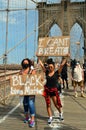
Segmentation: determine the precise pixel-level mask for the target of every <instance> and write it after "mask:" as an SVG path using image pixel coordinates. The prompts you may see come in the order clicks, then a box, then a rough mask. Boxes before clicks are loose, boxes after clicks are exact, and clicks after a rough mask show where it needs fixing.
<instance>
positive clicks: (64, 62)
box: [58, 59, 67, 74]
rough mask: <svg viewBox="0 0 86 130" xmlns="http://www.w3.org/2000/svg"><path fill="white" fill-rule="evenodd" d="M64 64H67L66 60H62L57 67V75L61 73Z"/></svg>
mask: <svg viewBox="0 0 86 130" xmlns="http://www.w3.org/2000/svg"><path fill="white" fill-rule="evenodd" d="M66 62H67V60H66V59H64V60H63V61H62V63H61V64H60V67H59V69H58V73H59V74H60V73H61V71H62V69H63V66H64V65H65V64H66Z"/></svg>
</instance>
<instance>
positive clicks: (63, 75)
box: [61, 61, 70, 89]
mask: <svg viewBox="0 0 86 130" xmlns="http://www.w3.org/2000/svg"><path fill="white" fill-rule="evenodd" d="M68 66H70V64H68V63H67V61H66V63H65V65H64V66H63V68H62V72H61V78H62V81H63V89H64V88H65V82H66V88H67V89H69V87H68V70H67V67H68Z"/></svg>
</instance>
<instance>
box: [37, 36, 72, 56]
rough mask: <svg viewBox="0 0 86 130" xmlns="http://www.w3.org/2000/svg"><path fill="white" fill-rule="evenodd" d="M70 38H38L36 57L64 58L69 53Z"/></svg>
mask: <svg viewBox="0 0 86 130" xmlns="http://www.w3.org/2000/svg"><path fill="white" fill-rule="evenodd" d="M69 45H70V37H69V36H59V37H44V38H39V45H38V51H37V55H38V56H66V55H67V54H68V53H69Z"/></svg>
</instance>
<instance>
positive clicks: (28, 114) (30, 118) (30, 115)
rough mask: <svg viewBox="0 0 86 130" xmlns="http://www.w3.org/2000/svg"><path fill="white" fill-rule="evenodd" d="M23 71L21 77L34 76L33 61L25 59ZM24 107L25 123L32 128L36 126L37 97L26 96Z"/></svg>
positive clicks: (22, 64)
mask: <svg viewBox="0 0 86 130" xmlns="http://www.w3.org/2000/svg"><path fill="white" fill-rule="evenodd" d="M21 66H22V70H21V71H20V75H27V74H29V73H30V74H32V73H31V72H33V71H31V61H30V59H28V58H25V59H23V60H22V62H21ZM23 107H24V113H25V119H24V123H27V122H28V123H29V126H30V127H34V126H35V95H24V99H23Z"/></svg>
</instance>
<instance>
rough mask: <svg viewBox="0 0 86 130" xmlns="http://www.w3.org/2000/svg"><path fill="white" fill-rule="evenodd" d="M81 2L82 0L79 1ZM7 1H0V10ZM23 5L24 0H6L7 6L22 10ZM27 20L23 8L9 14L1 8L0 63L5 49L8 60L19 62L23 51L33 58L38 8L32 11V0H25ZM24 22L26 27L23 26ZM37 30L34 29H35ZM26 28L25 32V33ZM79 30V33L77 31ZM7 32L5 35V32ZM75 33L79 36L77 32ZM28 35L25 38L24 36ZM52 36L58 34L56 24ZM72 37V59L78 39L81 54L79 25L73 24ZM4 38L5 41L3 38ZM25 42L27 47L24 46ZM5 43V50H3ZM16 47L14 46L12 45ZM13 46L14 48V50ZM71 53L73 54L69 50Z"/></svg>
mask: <svg viewBox="0 0 86 130" xmlns="http://www.w3.org/2000/svg"><path fill="white" fill-rule="evenodd" d="M34 1H36V2H41V1H42V2H43V1H44V2H46V0H34ZM80 1H81V0H71V2H80ZM82 1H84V0H82ZM56 2H58V3H59V2H61V0H47V4H48V3H49V4H50V3H51V4H52V3H56ZM7 3H8V0H0V10H3V9H4V10H5V9H6V8H7V5H8V4H7ZM25 7H26V0H9V9H24V8H25ZM27 7H28V9H29V10H28V11H27V23H26V22H25V21H26V11H25V10H20V11H19V10H17V11H10V12H9V13H8V14H7V12H6V11H0V63H1V64H2V63H3V58H2V56H3V54H4V53H5V51H6V50H7V52H8V51H9V53H8V55H7V58H8V60H7V61H8V63H10V64H11V63H18V64H20V63H21V61H22V59H23V58H25V55H26V52H27V57H28V58H31V59H33V58H36V57H35V53H36V49H37V44H38V29H37V27H38V11H37V10H35V8H36V4H34V3H33V2H32V1H31V0H27ZM7 17H8V25H6V23H7V22H6V20H7ZM26 25H27V26H26ZM34 30H36V31H34ZM26 31H27V33H26ZM77 32H79V33H77ZM6 33H7V35H6ZM77 34H78V35H77ZM26 35H27V38H26ZM50 35H51V36H60V35H62V32H61V30H60V28H59V27H58V26H57V25H54V26H53V27H52V28H51V30H50ZM70 36H71V39H70V41H71V43H72V44H71V48H72V49H71V57H72V59H73V58H75V56H76V57H78V56H77V54H78V53H79V52H78V50H76V47H77V45H75V43H76V42H77V41H79V40H80V41H81V45H80V47H79V50H80V52H81V53H80V54H79V56H80V57H83V51H82V46H83V31H82V29H81V28H80V26H79V25H78V24H77V23H76V24H75V25H74V26H73V28H72V29H71V31H70ZM6 40H7V41H6ZM26 43H27V49H26ZM6 44H7V49H6ZM15 46H16V47H15ZM13 48H14V49H13ZM72 52H73V53H72Z"/></svg>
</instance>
